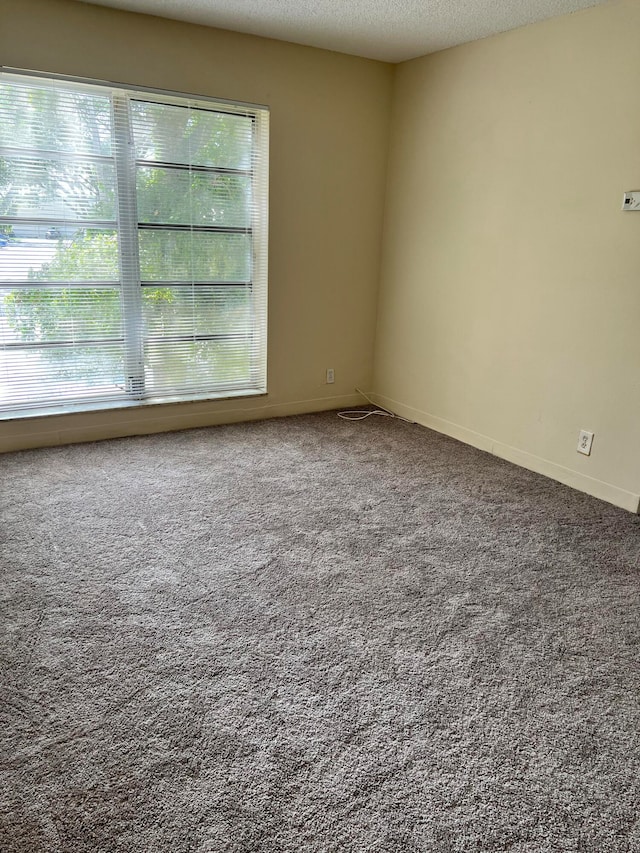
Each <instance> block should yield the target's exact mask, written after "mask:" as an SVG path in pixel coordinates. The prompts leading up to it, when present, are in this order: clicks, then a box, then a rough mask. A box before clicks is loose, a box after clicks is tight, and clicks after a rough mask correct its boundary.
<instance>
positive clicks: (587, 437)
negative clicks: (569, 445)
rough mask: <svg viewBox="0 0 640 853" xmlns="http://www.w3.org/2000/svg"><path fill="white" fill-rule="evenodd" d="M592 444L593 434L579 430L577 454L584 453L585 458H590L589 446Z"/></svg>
mask: <svg viewBox="0 0 640 853" xmlns="http://www.w3.org/2000/svg"><path fill="white" fill-rule="evenodd" d="M592 444H593V433H592V432H589V430H587V429H581V430H580V435H579V437H578V453H584V455H585V456H591V446H592Z"/></svg>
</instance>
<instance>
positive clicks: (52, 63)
mask: <svg viewBox="0 0 640 853" xmlns="http://www.w3.org/2000/svg"><path fill="white" fill-rule="evenodd" d="M0 22H1V23H0V63H1V64H2V65H5V66H12V67H16V68H27V69H35V70H40V71H45V72H52V73H61V74H70V75H76V76H82V77H90V78H95V79H102V80H110V81H113V82H118V83H127V84H130V85H134V86H135V85H140V86H151V87H156V88H162V89H170V90H175V91H181V92H186V93H191V94H202V95H208V96H212V97H219V98H225V99H230V100H239V101H246V102H251V103H258V104H267V105H268V106H270V108H271V151H270V155H271V157H270V243H269V249H270V257H269V268H270V275H269V349H268V359H269V372H268V387H269V393H268V395H267V397H261V398H253V399H244V400H238V399H235V400H231V401H218V402H207V403H197V404H180V405H171V406H167V405H165V406H148V407H145V408H144V409H136V410H134V409H124V410H117V411H107V412H99V413H95V412H94V413H91V414H82V415H73V416H72V415H65V416H60V417H52V418H36V419H30V420H22V421H12V422H6V421H3V422H0V449H5V450H6V449H14V448H17V447H25V446H37V445H41V444H57V443H60V442H63V441H70V440H82V439H87V438H101V437H108V436H112V435H123V434H131V433H136V432H147V431H153V430H160V429H169V428H176V429H177V428H181V427H188V426H199V425H205V424H210V423H217V422H222V421H224V422H226V421H232V420H240V419H247V418H252V417H260V416H263V417H264V416H266V415H268V414H290V413H293V412H299V411H316V410H320V409H323V408H333V407H338V406H341V405H349V404H352V403H354V402H356V401H359V400H361V398H359V397H358V395H355V394H354V388H355V386H358V387H365V386H369V385H370V384H371V369H372V358H373V339H374V331H375V317H376V300H377V287H378V276H379V255H380V244H381V229H382V214H383V196H384V178H385V170H386V157H387V143H388V132H389V115H390V105H391V89H392V78H393V67H392V66H390V65H387V64H385V63H381V62H374V61H369V60H364V59H359V58H355V57H350V56H345V55H342V54H338V53H332V52H330V51H323V50H317V49H314V48H307V47H300V46H297V45H292V44H287V43H284V42H278V41H272V40H269V39H261V38H256V37H253V36H245V35H240V34H237V33H230V32H225V31H222V30H214V29H211V28H206V27H199V26H193V25H189V24H183V23H177V22H174V21H168V20H163V19H160V18H154V17H150V16H144V15H135V14H130V13H127V12H120V11H115V10H112V9H106V8H100V7H97V6H91V5H85V4H82V3H77V2H73V0H0ZM327 367H333V368H334V369H335V377H336V381H335V384H334V385H326V384H325V370H326V368H327Z"/></svg>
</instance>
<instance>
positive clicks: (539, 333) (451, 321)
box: [372, 0, 640, 510]
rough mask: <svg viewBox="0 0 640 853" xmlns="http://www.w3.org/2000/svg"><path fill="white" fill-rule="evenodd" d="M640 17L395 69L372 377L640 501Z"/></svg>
mask: <svg viewBox="0 0 640 853" xmlns="http://www.w3.org/2000/svg"><path fill="white" fill-rule="evenodd" d="M639 32H640V3H638V2H637V0H614V2H611V3H608V4H605V5H603V6H598V7H595V8H593V9H590V10H587V11H584V12H580V13H577V14H574V15H568V16H565V17H562V18H557V19H555V20H550V21H546V22H543V23H540V24H536V25H532V26H529V27H525V28H522V29H519V30H515V31H513V32H510V33H506V34H503V35H499V36H495V37H493V38H489V39H485V40H483V41H478V42H475V43H472V44H468V45H464V46H461V47H458V48H453V49H451V50H447V51H443V52H441V53H439V54H434V55H432V56H430V57H425V58H421V59H416V60H413V61H410V62H407V63H404V64H402V65H400V66H398V68H397V69H396V77H395V92H394V107H393V117H392V141H391V147H390V161H389V171H388V191H387V204H386V212H385V234H384V248H383V261H382V282H381V292H380V301H379V310H378V333H377V341H376V354H375V372H374V383H373V386H372V388H373V389H374V390H375V392H376V394H377V396H378V398H379V399H380V400H381V401H386V403H387V405H389V406H391V407H392V408H394V409H396V410H397V411H399V412H400V413H402V414H405V415H409V416H411V417H413V418H414V419H416V420H418V421H419V422H421V423H424V424H427V425H430V426H433V427H435V428H436V429H439V430H441V431H443V432H447V433H449V434H451V435H454V436H456V437H458V438H461V439H463V440H465V441H468V442H470V443H472V444H475V445H477V446H479V447H482V448H484V449H486V450H490V451H492V452H495V453H497V454H499V455H502V456H504V457H506V458H509V459H512V460H513V461H516V462H518V463H520V464H523V465H525V466H526V467H530V468H532V469H534V470H538V471H540V472H542V473H545V474H549V475H550V476H553V477H555V478H556V479H559V480H561V481H563V482H565V483H569V484H570V485H574V486H577V487H578V488H581V489H584V490H585V491H587V492H590V493H592V494H596V495H598V496H600V497H603V498H605V499H607V500H611V501H612V502H614V503H618V504H620V505H622V506H626V507H627V508H629V509H633V510H635V509H637V505H638V493H639V492H640V452H639V450H638V435H639V434H640V213H638V214H635V213H623V212H622V211H621V210H620V207H621V203H622V195H623V191H624V190H627V189H636V188H638V187H640V101H639V97H638V93H639V91H640V51H638V49H637V44H636V41H637V36H638V33H639ZM581 428H585V429H588V430H591V431H593V432H595V441H594V445H593V454H592V456H591V457H584V456H580V455H578V454H577V453H576V446H577V440H578V432H579V430H580V429H581Z"/></svg>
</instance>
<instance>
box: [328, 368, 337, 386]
mask: <svg viewBox="0 0 640 853" xmlns="http://www.w3.org/2000/svg"><path fill="white" fill-rule="evenodd" d="M335 381H336V377H335V373H334V372H333V367H327V385H333V383H334V382H335Z"/></svg>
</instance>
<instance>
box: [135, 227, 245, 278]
mask: <svg viewBox="0 0 640 853" xmlns="http://www.w3.org/2000/svg"><path fill="white" fill-rule="evenodd" d="M138 236H139V243H140V276H141V278H142V280H143V281H249V280H250V277H251V238H250V236H249V235H248V234H207V233H197V232H191V231H139V232H138Z"/></svg>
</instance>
